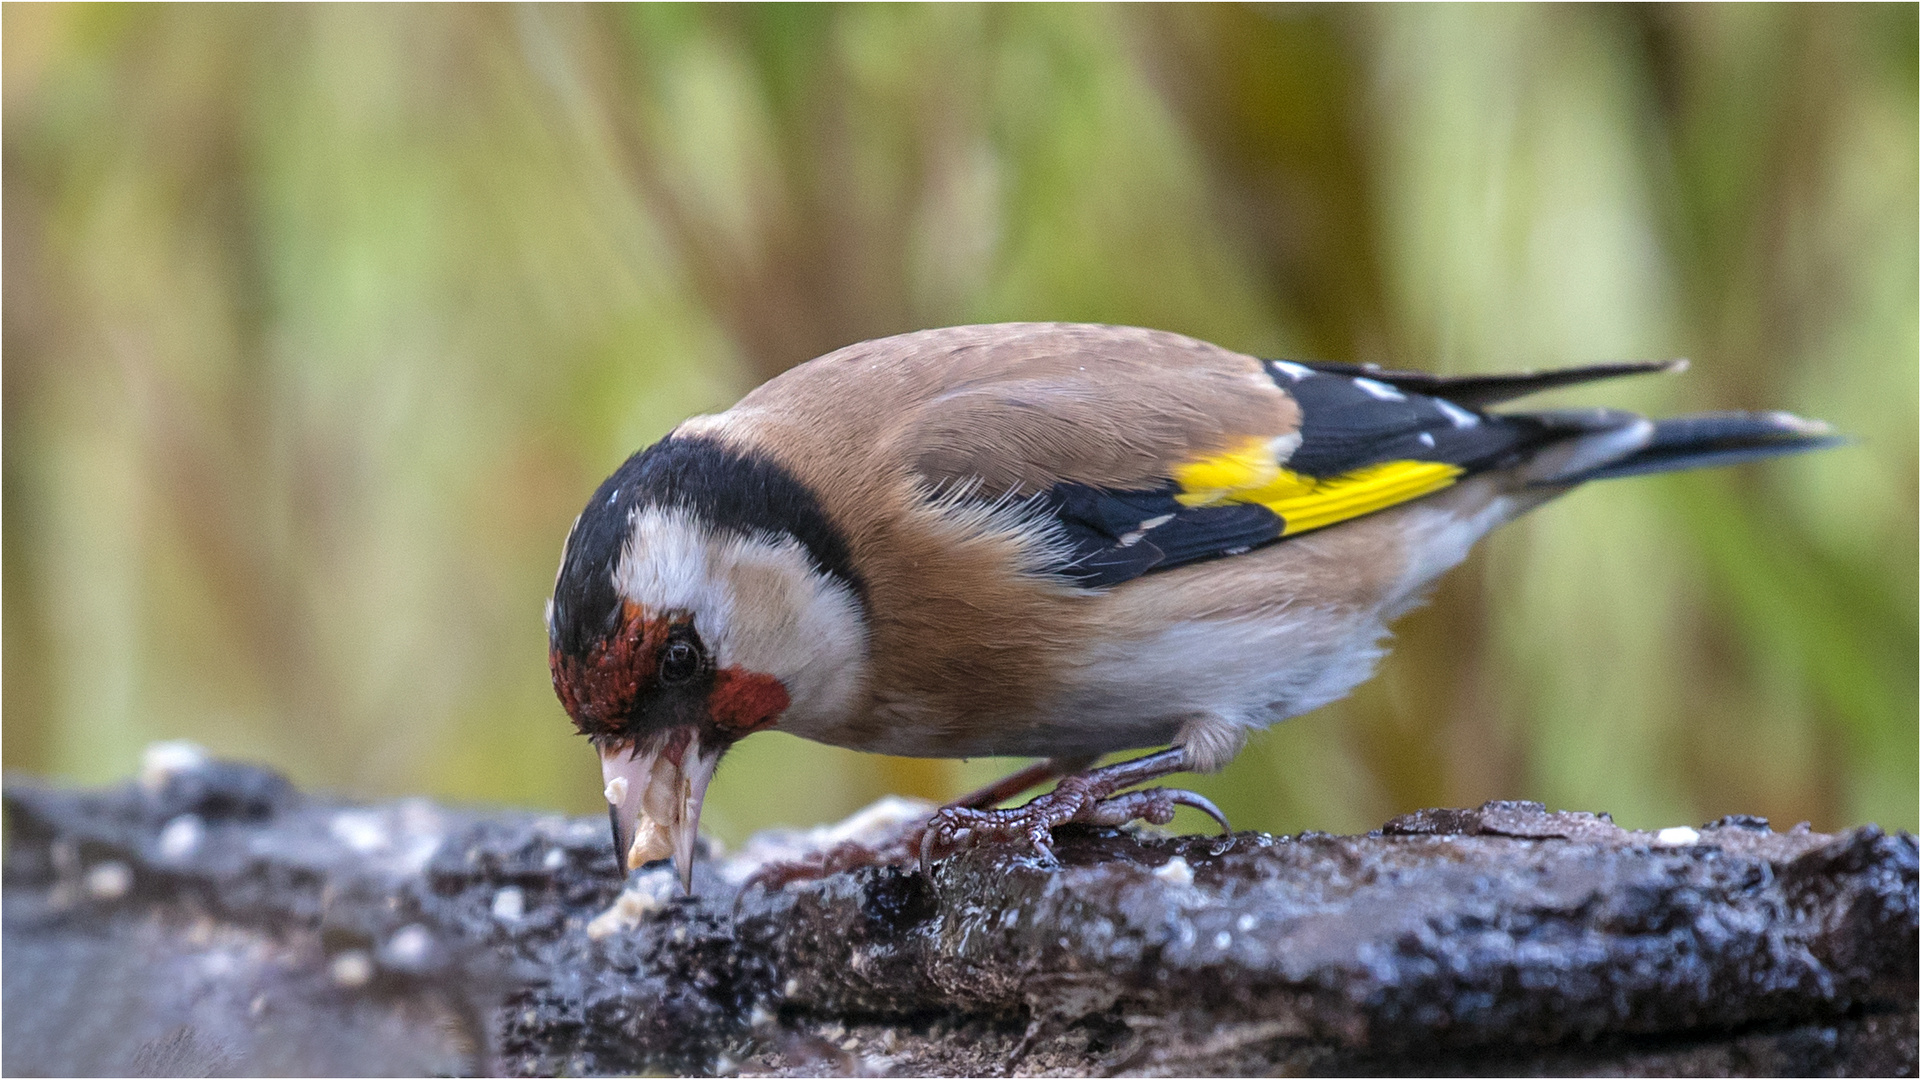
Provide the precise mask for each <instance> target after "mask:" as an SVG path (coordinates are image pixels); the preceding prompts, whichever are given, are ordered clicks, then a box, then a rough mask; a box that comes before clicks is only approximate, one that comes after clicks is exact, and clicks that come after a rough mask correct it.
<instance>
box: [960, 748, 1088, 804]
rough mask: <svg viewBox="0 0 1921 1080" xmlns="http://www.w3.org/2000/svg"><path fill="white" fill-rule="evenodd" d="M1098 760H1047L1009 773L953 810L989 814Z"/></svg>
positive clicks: (964, 797) (1080, 758) (968, 795)
mask: <svg viewBox="0 0 1921 1080" xmlns="http://www.w3.org/2000/svg"><path fill="white" fill-rule="evenodd" d="M1094 760H1095V759H1094V756H1093V755H1087V756H1084V757H1056V758H1043V759H1041V760H1040V761H1036V762H1035V763H1034V764H1032V765H1029V766H1028V767H1027V768H1025V769H1021V770H1020V771H1018V772H1013V773H1009V774H1008V775H1006V776H1003V777H1001V778H1000V779H999V780H996V781H994V782H993V783H991V784H989V785H987V786H986V787H984V788H981V789H979V790H978V791H970V792H968V793H967V794H965V795H962V796H961V797H960V798H958V799H955V800H954V801H953V802H951V803H948V804H947V805H949V806H964V807H967V808H968V809H970V810H985V809H987V808H988V807H990V806H993V805H994V804H995V803H998V802H1005V801H1007V800H1008V799H1011V798H1013V797H1014V796H1016V795H1019V794H1020V793H1021V792H1023V791H1028V790H1030V789H1032V788H1037V787H1039V786H1041V785H1042V784H1045V783H1047V782H1048V781H1049V780H1052V779H1054V778H1055V777H1057V776H1067V775H1069V774H1070V773H1077V772H1080V771H1081V770H1083V769H1085V768H1087V767H1088V766H1089V765H1092V764H1094Z"/></svg>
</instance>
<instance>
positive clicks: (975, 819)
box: [920, 746, 1233, 870]
mask: <svg viewBox="0 0 1921 1080" xmlns="http://www.w3.org/2000/svg"><path fill="white" fill-rule="evenodd" d="M1188 767H1189V758H1188V753H1187V750H1186V749H1184V748H1183V747H1179V746H1176V747H1173V748H1172V749H1168V750H1163V751H1161V752H1160V753H1158V754H1149V755H1147V756H1146V757H1142V758H1135V759H1134V760H1133V761H1122V762H1118V763H1116V764H1113V765H1108V766H1106V767H1104V768H1099V769H1094V770H1092V771H1090V772H1082V773H1074V774H1072V775H1069V776H1066V777H1063V778H1062V779H1061V782H1060V783H1059V784H1056V785H1055V786H1054V790H1052V791H1050V792H1048V793H1047V794H1045V795H1039V796H1036V797H1035V798H1033V799H1031V800H1029V801H1028V802H1027V804H1026V805H1024V806H1017V807H1013V808H1011V809H1006V810H991V809H986V808H983V807H977V806H966V805H958V804H957V805H954V806H949V807H946V808H944V809H942V810H941V811H940V812H938V813H936V814H935V815H934V817H933V819H932V820H930V821H929V822H928V823H927V828H926V829H925V831H923V832H922V834H921V845H920V854H921V868H922V869H923V870H926V869H927V868H929V867H930V866H931V865H932V864H933V861H934V855H935V853H936V851H938V849H939V848H941V847H943V846H953V845H956V844H960V843H962V842H964V841H966V840H969V839H980V838H983V837H992V838H996V839H1006V840H1012V839H1017V838H1025V839H1026V840H1027V842H1028V843H1030V844H1032V845H1033V846H1034V849H1035V850H1036V851H1038V852H1040V853H1041V854H1042V855H1043V856H1051V855H1052V854H1053V851H1054V840H1053V835H1052V832H1053V829H1054V827H1055V826H1057V825H1066V824H1069V823H1074V822H1078V823H1082V824H1088V825H1124V824H1126V823H1127V822H1129V821H1136V820H1144V821H1147V822H1149V823H1151V824H1155V825H1165V824H1167V823H1168V822H1169V821H1172V820H1173V819H1174V808H1175V807H1176V806H1192V807H1194V808H1195V809H1197V810H1200V811H1201V812H1203V813H1205V814H1207V815H1208V816H1209V817H1211V818H1213V819H1214V820H1215V821H1217V822H1219V823H1220V826H1221V831H1222V832H1223V833H1227V832H1232V831H1233V829H1232V827H1231V826H1229V825H1228V823H1227V818H1226V816H1225V815H1223V814H1222V813H1221V811H1220V808H1219V807H1217V806H1215V805H1214V804H1213V803H1211V802H1209V801H1208V800H1207V799H1205V798H1203V797H1202V796H1200V795H1197V794H1195V793H1194V792H1191V791H1182V790H1180V789H1178V788H1149V789H1147V790H1145V791H1130V792H1127V793H1126V794H1117V793H1118V792H1120V791H1121V789H1123V788H1129V787H1133V786H1134V785H1135V784H1143V783H1146V782H1147V781H1149V780H1158V779H1160V778H1161V777H1163V776H1167V775H1169V774H1172V773H1177V772H1182V771H1185V770H1186V769H1187V768H1188Z"/></svg>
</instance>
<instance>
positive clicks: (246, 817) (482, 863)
mask: <svg viewBox="0 0 1921 1080" xmlns="http://www.w3.org/2000/svg"><path fill="white" fill-rule="evenodd" d="M6 807H7V850H6V861H5V872H6V892H5V957H6V963H5V967H4V974H5V1001H4V1024H5V1030H4V1054H5V1061H4V1067H5V1071H6V1072H7V1073H8V1074H10V1075H30V1074H62V1073H74V1074H101V1073H128V1072H131V1073H135V1074H144V1075H182V1076H185V1075H201V1076H205V1075H221V1074H254V1073H265V1074H298V1073H306V1074H314V1073H343V1074H379V1073H403V1074H407V1073H411V1074H419V1073H439V1074H447V1073H471V1072H505V1073H509V1074H552V1073H567V1074H596V1073H624V1072H636V1071H656V1072H658V1071H669V1072H685V1073H710V1072H730V1071H738V1072H743V1073H753V1072H759V1073H777V1074H787V1075H810V1074H822V1075H825V1074H857V1073H866V1074H876V1075H882V1074H888V1073H906V1074H933V1075H943V1074H951V1075H980V1074H993V1073H1002V1072H1013V1073H1051V1074H1113V1073H1128V1074H1183V1075H1193V1074H1247V1073H1274V1072H1277V1071H1286V1072H1301V1073H1356V1072H1362V1073H1369V1072H1371V1073H1396V1074H1407V1073H1490V1074H1492V1073H1509V1074H1511V1073H1530V1072H1532V1073H1626V1074H1692V1075H1723V1076H1735V1075H1770V1074H1774V1075H1778V1074H1804V1075H1806V1074H1833V1075H1839V1074H1859V1073H1866V1074H1884V1075H1886V1074H1903V1075H1912V1074H1914V1072H1915V1067H1916V1022H1915V1017H1916V948H1917V939H1916V911H1917V901H1916V844H1915V839H1914V838H1913V837H1912V836H1909V835H1907V834H1905V833H1902V834H1895V835H1887V834H1884V833H1883V832H1882V831H1881V830H1879V829H1877V828H1875V827H1873V826H1863V827H1861V828H1857V829H1853V830H1850V831H1848V832H1845V833H1841V834H1838V835H1823V834H1818V833H1813V832H1809V831H1807V830H1805V829H1796V830H1793V831H1789V832H1786V833H1781V832H1775V831H1773V830H1771V829H1770V828H1769V827H1768V826H1767V824H1766V823H1765V822H1762V821H1759V820H1758V819H1744V818H1730V819H1723V820H1722V821H1720V822H1716V823H1714V824H1712V825H1709V826H1707V827H1705V828H1702V829H1700V830H1698V831H1694V830H1670V831H1668V832H1666V833H1663V834H1660V835H1656V834H1650V833H1640V832H1631V831H1624V830H1622V829H1619V828H1616V827H1615V826H1614V825H1613V824H1612V823H1611V822H1609V821H1607V820H1606V819H1605V818H1603V817H1595V816H1592V815H1588V814H1578V813H1548V812H1546V811H1544V810H1543V809H1542V808H1541V807H1540V806H1538V805H1536V804H1530V803H1490V804H1488V805H1486V806H1483V807H1481V808H1479V809H1475V810H1431V811H1423V812H1421V813H1418V814H1412V815H1408V816H1406V817H1403V818H1398V819H1396V820H1394V821H1392V822H1389V823H1388V824H1387V825H1386V826H1385V827H1383V828H1382V829H1381V830H1379V831H1377V832H1375V833H1370V834H1368V835H1366V836H1327V835H1321V834H1314V833H1306V834H1302V835H1300V836H1294V837H1284V836H1268V835H1264V834H1252V833H1243V834H1240V835H1238V836H1236V837H1234V838H1233V839H1232V841H1231V842H1228V841H1225V840H1222V839H1220V838H1199V837H1167V836H1160V835H1155V834H1152V833H1134V832H1111V831H1085V832H1072V833H1070V832H1069V831H1066V830H1063V831H1062V832H1061V833H1060V834H1059V843H1058V846H1057V854H1058V856H1059V862H1058V864H1043V863H1042V862H1040V861H1038V860H1037V859H1035V858H1034V857H1032V856H1031V855H1030V854H1024V853H1022V852H1019V851H1015V850H1011V849H999V848H996V849H991V850H988V849H983V850H976V851H971V852H966V853H963V854H960V855H956V856H954V857H952V858H949V859H947V860H945V861H943V862H941V863H940V864H938V865H937V866H936V867H935V869H934V872H933V874H932V876H931V877H927V876H923V875H922V874H921V873H920V872H919V870H918V869H917V868H912V867H898V866H868V867H862V868H858V869H854V870H850V871H845V872H841V873H836V874H831V875H828V876H825V877H821V878H817V879H805V880H800V881H795V882H793V883H790V884H788V885H787V886H786V887H785V888H778V889H769V888H754V889H750V890H748V891H747V892H746V893H745V894H744V895H742V894H740V892H739V889H738V888H737V885H736V883H737V882H739V881H740V880H742V879H743V878H744V877H745V876H746V875H747V874H749V873H750V872H751V871H752V870H753V869H754V868H756V867H758V866H760V865H763V864H764V863H766V862H767V861H768V860H770V859H776V860H778V859H790V858H795V857H802V856H805V855H806V854H807V853H808V852H809V851H812V850H817V849H819V848H820V847H822V846H824V845H826V844H829V843H832V842H833V841H834V840H836V839H840V838H844V837H847V836H860V835H864V834H866V835H872V834H877V833H879V832H884V831H885V830H886V827H887V825H886V823H887V821H889V820H893V819H897V817H898V814H897V813H896V814H894V815H893V816H892V817H891V818H890V812H889V808H887V807H882V808H879V809H877V810H875V811H874V812H872V813H870V814H868V815H867V816H866V818H865V819H863V820H857V821H851V822H849V823H846V824H845V825H844V826H843V827H840V828H839V829H838V831H835V830H819V831H817V832H815V833H813V834H769V835H764V836H762V837H758V838H756V840H755V841H754V842H753V843H751V844H750V845H748V847H747V848H746V849H744V850H743V851H742V852H740V853H737V854H734V855H732V856H730V857H726V858H711V857H710V858H706V859H704V860H703V861H702V862H701V864H700V867H699V870H698V873H697V876H696V879H695V895H694V896H692V897H687V896H681V895H678V887H677V886H676V885H675V884H674V883H673V879H672V876H671V874H670V873H669V871H668V870H666V869H665V868H664V867H659V866H656V867H650V868H646V869H643V870H640V871H637V872H635V873H634V874H632V875H630V876H629V878H628V880H627V881H626V882H625V883H624V887H623V883H622V882H621V881H620V880H619V879H618V878H617V877H616V876H615V874H614V868H613V859H612V855H611V852H610V846H609V843H608V840H607V836H606V829H607V826H606V823H605V822H604V821H600V820H574V821H569V820H565V819H562V818H558V817H553V816H540V815H535V814H530V813H521V812H512V811H500V812H483V811H474V810H465V809H453V808H448V807H444V806H438V805H434V804H432V803H429V802H426V801H423V800H409V801H403V802H399V803H393V804H384V805H375V806H348V805H344V804H340V803H335V802H330V801H327V800H323V799H318V798H310V797H307V796H303V795H301V794H300V793H298V792H295V791H294V790H292V789H291V788H290V787H289V786H288V785H287V784H286V783H285V782H284V781H282V780H281V779H280V778H278V777H276V776H274V775H273V774H271V773H266V772H263V771H260V770H257V769H252V768H248V767H245V766H239V765H233V764H227V763H221V762H210V761H200V760H187V761H184V762H175V763H174V764H173V765H172V766H170V767H166V768H159V769H155V770H150V772H149V774H148V775H147V776H146V777H144V778H143V781H142V782H141V783H134V784H129V785H126V786H124V787H120V788H116V789H111V790H105V791H70V790H59V789H56V788H52V787H48V786H44V785H41V784H39V783H37V782H34V781H31V780H27V779H21V778H15V779H13V780H11V781H10V783H9V784H8V786H7V790H6ZM895 809H896V810H897V809H898V808H895ZM1690 833H1692V835H1690Z"/></svg>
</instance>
